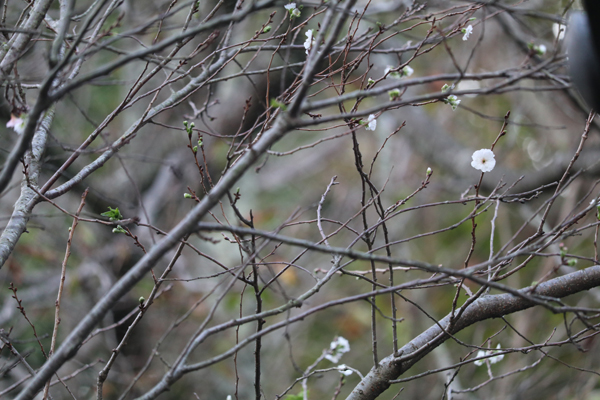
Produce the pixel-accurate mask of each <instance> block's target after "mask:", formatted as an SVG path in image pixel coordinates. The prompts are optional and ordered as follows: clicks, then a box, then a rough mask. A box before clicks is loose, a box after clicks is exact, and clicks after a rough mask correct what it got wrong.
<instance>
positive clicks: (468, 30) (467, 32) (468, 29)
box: [462, 25, 473, 41]
mask: <svg viewBox="0 0 600 400" xmlns="http://www.w3.org/2000/svg"><path fill="white" fill-rule="evenodd" d="M462 33H464V35H463V40H464V41H467V40H469V36H471V33H473V26H472V25H469V26H467V27H466V28H463V29H462Z"/></svg>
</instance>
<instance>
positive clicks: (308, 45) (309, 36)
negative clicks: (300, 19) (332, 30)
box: [304, 29, 315, 55]
mask: <svg viewBox="0 0 600 400" xmlns="http://www.w3.org/2000/svg"><path fill="white" fill-rule="evenodd" d="M313 35H314V32H313V30H312V29H309V30H307V31H306V40H305V41H304V48H305V49H306V54H307V55H308V53H310V49H312V48H313V46H314V45H315V38H314V37H313Z"/></svg>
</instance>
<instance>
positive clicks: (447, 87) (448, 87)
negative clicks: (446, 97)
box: [442, 83, 454, 93]
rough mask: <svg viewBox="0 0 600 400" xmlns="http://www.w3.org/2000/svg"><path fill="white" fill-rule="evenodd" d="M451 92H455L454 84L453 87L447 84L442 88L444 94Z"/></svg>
mask: <svg viewBox="0 0 600 400" xmlns="http://www.w3.org/2000/svg"><path fill="white" fill-rule="evenodd" d="M449 90H454V83H453V84H452V86H450V85H448V84H447V83H445V84H444V86H442V93H446V92H447V91H449Z"/></svg>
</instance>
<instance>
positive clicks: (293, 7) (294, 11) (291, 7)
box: [283, 3, 300, 18]
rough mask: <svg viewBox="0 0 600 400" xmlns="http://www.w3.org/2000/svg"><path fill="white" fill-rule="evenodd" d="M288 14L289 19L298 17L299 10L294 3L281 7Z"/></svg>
mask: <svg viewBox="0 0 600 400" xmlns="http://www.w3.org/2000/svg"><path fill="white" fill-rule="evenodd" d="M283 8H285V9H286V10H288V11H289V13H290V18H294V17H299V16H300V10H299V9H298V8H297V7H296V3H290V4H286V5H285V6H283Z"/></svg>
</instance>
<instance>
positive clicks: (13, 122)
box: [6, 114, 27, 135]
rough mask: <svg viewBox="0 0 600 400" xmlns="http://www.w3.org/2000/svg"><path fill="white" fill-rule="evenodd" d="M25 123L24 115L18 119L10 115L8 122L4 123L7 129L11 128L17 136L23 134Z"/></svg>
mask: <svg viewBox="0 0 600 400" xmlns="http://www.w3.org/2000/svg"><path fill="white" fill-rule="evenodd" d="M26 122H27V116H26V115H25V114H21V115H19V116H18V117H15V115H14V114H11V115H10V121H8V122H7V123H6V127H7V128H13V130H14V131H15V132H17V133H18V134H19V135H22V134H23V132H25V123H26Z"/></svg>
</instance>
